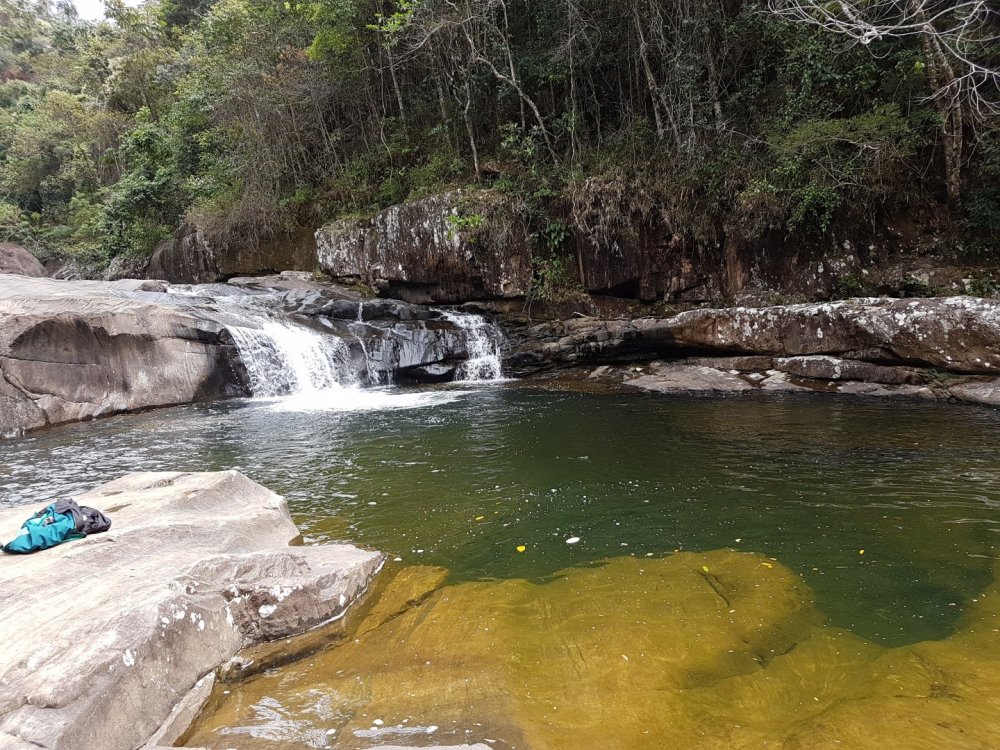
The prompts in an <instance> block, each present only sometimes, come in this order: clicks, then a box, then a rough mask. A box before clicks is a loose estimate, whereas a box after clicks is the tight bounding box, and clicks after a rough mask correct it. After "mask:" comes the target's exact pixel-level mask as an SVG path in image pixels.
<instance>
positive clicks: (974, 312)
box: [508, 297, 1000, 406]
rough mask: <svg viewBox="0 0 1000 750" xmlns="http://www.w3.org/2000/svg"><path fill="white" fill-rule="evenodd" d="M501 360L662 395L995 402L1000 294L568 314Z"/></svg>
mask: <svg viewBox="0 0 1000 750" xmlns="http://www.w3.org/2000/svg"><path fill="white" fill-rule="evenodd" d="M518 336H519V338H518V340H517V341H516V342H515V345H514V347H513V348H512V350H511V352H510V354H509V355H508V365H509V369H510V370H511V371H513V372H514V373H515V374H518V375H531V374H536V373H540V372H545V371H551V370H559V369H562V368H574V369H576V368H580V367H587V366H594V365H598V367H597V368H596V369H595V370H593V371H591V373H590V374H591V376H592V377H593V378H594V379H598V380H600V379H611V380H616V381H620V382H624V383H626V384H627V385H629V386H634V387H637V388H642V389H644V390H647V391H655V392H660V393H701V394H706V395H710V394H727V393H749V392H754V391H768V392H792V391H798V392H824V393H842V394H850V395H859V396H877V397H889V398H917V399H936V400H949V401H964V402H969V403H976V404H985V405H990V406H1000V302H997V301H995V300H986V299H978V298H972V297H946V298H935V299H921V300H899V299H855V300H844V301H842V302H831V303H825V304H814V305H790V306H784V307H769V308H731V309H724V310H712V309H702V310H693V311H690V312H685V313H681V314H679V315H676V316H673V317H671V318H636V319H633V320H629V319H617V320H600V319H597V318H576V319H572V320H566V321H562V322H557V323H546V324H543V325H540V326H535V327H533V328H530V329H527V330H525V331H521V332H520V333H519V334H518Z"/></svg>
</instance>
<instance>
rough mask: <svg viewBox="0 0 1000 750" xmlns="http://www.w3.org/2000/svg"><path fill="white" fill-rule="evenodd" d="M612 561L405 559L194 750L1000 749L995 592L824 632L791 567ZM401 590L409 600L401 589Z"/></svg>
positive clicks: (209, 721) (246, 687) (684, 559)
mask: <svg viewBox="0 0 1000 750" xmlns="http://www.w3.org/2000/svg"><path fill="white" fill-rule="evenodd" d="M765 562H767V560H766V559H765V558H762V557H760V556H759V555H755V554H750V553H739V552H732V551H728V550H720V551H715V552H710V553H704V554H696V553H680V554H675V555H672V556H669V557H666V558H660V559H642V560H638V559H635V558H631V557H625V558H616V559H613V560H609V561H607V562H605V563H603V564H600V565H595V566H592V567H585V568H572V569H568V570H565V571H562V572H561V573H560V574H559V575H558V576H556V577H555V578H554V579H552V580H550V581H548V582H545V583H531V582H527V581H523V580H503V581H488V582H477V583H459V584H456V585H451V586H443V587H440V588H438V586H439V585H440V582H441V572H440V569H422V568H408V569H404V570H403V571H402V572H401V573H400V576H401V579H400V585H397V586H394V585H393V583H392V582H390V584H389V585H388V586H387V587H386V588H385V589H384V590H383V593H382V596H383V599H382V600H380V601H379V602H378V603H377V604H376V605H375V606H373V608H372V609H371V610H370V612H369V614H368V615H367V616H366V617H365V618H364V619H362V620H361V622H360V623H359V624H358V625H357V627H356V629H355V631H354V633H353V635H351V637H349V638H347V639H345V640H344V641H343V642H342V643H341V644H340V645H336V646H334V647H331V648H329V649H327V650H325V651H323V652H321V653H319V654H317V655H315V656H313V657H311V658H308V659H304V660H302V661H300V662H298V663H295V664H292V665H290V666H288V667H284V668H282V669H280V670H275V671H274V672H272V673H265V674H263V675H260V676H257V677H255V678H252V679H249V680H248V681H246V682H245V683H244V684H242V685H239V686H235V687H234V686H227V687H226V689H227V690H230V691H231V694H230V695H228V696H217V697H222V698H224V699H223V700H222V702H221V704H220V705H218V707H217V709H216V710H214V712H212V713H211V714H209V715H207V716H203V717H202V718H201V720H200V721H199V723H198V724H197V725H196V726H195V727H194V729H193V731H192V732H191V733H190V735H189V736H188V737H187V738H186V739H187V742H188V744H189V745H191V746H205V747H218V748H222V747H229V746H232V745H234V744H236V745H238V746H239V747H240V748H246V749H248V750H249V749H257V748H276V749H279V748H280V749H282V750H284V749H285V748H302V747H317V748H322V747H331V748H344V749H345V750H357V749H361V748H371V747H374V746H377V745H379V744H392V745H408V746H426V745H430V744H441V745H449V744H452V745H454V744H461V743H463V742H483V741H485V740H493V742H492V743H491V744H490V746H491V747H494V748H518V749H520V750H530V749H534V750H590V749H593V750H644V749H646V748H648V749H649V750H653V749H659V748H665V747H677V748H692V749H700V748H706V749H707V748H747V749H749V748H783V749H785V750H792V749H793V748H794V749H802V750H805V749H806V748H809V749H814V748H852V749H855V748H873V749H874V748H880V749H881V748H906V749H907V750H910V749H919V748H945V747H947V748H970V749H971V748H977V749H978V748H994V747H1000V718H998V717H1000V632H998V630H997V629H998V628H1000V618H998V614H1000V586H998V585H997V584H996V583H994V584H993V586H991V587H990V589H989V590H987V591H986V592H984V593H983V594H982V595H981V596H980V597H977V601H975V602H972V603H970V606H969V609H968V611H967V615H966V617H965V618H964V620H963V621H962V623H961V625H960V628H959V630H958V631H957V632H956V633H955V634H954V635H953V636H951V637H950V638H947V639H945V640H943V641H938V642H927V643H921V644H917V645H914V646H907V647H903V648H895V649H887V648H883V647H880V646H877V645H874V644H871V643H868V642H866V641H864V640H862V639H860V638H858V637H856V636H854V635H852V634H851V633H850V632H847V631H844V630H841V629H836V628H832V627H828V626H826V625H825V624H824V618H823V615H822V613H820V612H819V611H818V610H817V609H816V607H815V606H814V604H813V597H812V592H811V591H810V590H809V588H808V587H807V586H806V585H805V584H804V583H803V582H802V581H801V579H800V578H798V577H797V576H796V575H795V574H794V573H792V572H791V571H789V570H788V569H787V568H784V567H783V566H781V565H780V564H774V563H771V564H770V565H765V564H764V563H765ZM394 592H395V593H394Z"/></svg>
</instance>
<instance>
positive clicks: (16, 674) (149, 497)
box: [0, 471, 382, 750]
mask: <svg viewBox="0 0 1000 750" xmlns="http://www.w3.org/2000/svg"><path fill="white" fill-rule="evenodd" d="M77 500H78V501H79V502H80V503H81V504H86V505H92V506H95V507H98V508H101V509H102V510H104V511H105V512H106V513H108V515H109V516H110V517H111V519H112V522H113V525H112V528H111V530H110V531H108V532H106V533H104V534H100V535H94V536H91V537H88V538H86V539H84V540H82V541H75V542H67V543H65V544H63V545H60V546H59V547H56V548H53V549H51V550H47V551H45V552H42V553H36V554H34V555H27V556H9V557H5V559H3V565H2V566H0V611H3V612H4V617H3V619H2V621H0V643H2V644H3V647H2V648H0V747H19V746H29V747H45V748H51V749H52V750H132V749H133V748H136V747H139V746H140V745H142V744H143V743H144V742H145V741H146V739H147V738H149V737H150V736H151V735H152V734H153V733H154V732H155V731H156V730H157V728H158V727H159V726H160V725H161V723H163V722H164V720H165V719H167V717H168V716H169V714H170V712H171V710H172V709H173V707H174V705H175V704H176V703H178V701H179V700H180V699H181V698H182V697H183V696H185V695H186V694H187V693H188V691H190V690H192V689H193V688H194V687H195V685H196V683H198V681H199V680H200V679H201V678H202V677H204V676H206V675H207V674H208V673H211V672H212V671H213V670H214V669H215V668H216V667H217V666H219V665H220V664H222V663H223V662H225V661H227V660H229V659H230V658H232V657H233V656H234V655H235V654H236V653H237V652H238V651H239V650H240V649H242V648H244V647H246V646H249V645H252V644H255V643H258V642H261V641H264V640H272V639H277V638H284V637H288V636H291V635H295V634H298V633H301V632H303V631H305V630H308V629H310V628H313V627H315V626H318V625H320V624H323V623H324V622H327V621H329V620H331V619H332V618H336V617H338V616H339V615H341V614H343V612H344V611H345V610H346V609H347V607H349V606H350V604H351V603H352V602H354V601H355V600H356V599H357V598H358V597H359V596H360V595H361V594H362V593H363V592H364V590H365V588H366V587H367V585H368V584H369V582H370V581H371V579H372V577H373V576H374V575H375V573H376V572H377V570H378V569H379V566H380V565H381V563H382V557H381V555H379V554H378V553H376V552H365V551H362V550H359V549H357V548H355V547H351V546H347V545H329V546H319V547H289V546H288V545H289V543H290V542H291V541H293V540H294V539H295V538H296V537H297V536H298V533H299V532H298V529H297V528H296V527H295V524H294V523H293V522H292V520H291V517H290V516H289V514H288V509H287V506H286V504H285V502H284V500H283V499H282V498H281V497H279V496H278V495H275V494H274V493H272V492H270V491H268V490H267V489H265V488H264V487H262V486H260V485H259V484H256V483H254V482H252V481H251V480H249V479H247V478H246V477H245V476H243V475H242V474H239V473H237V472H231V471H230V472H219V473H211V474H182V473H147V474H133V475H130V476H127V477H124V478H122V479H119V480H117V481H114V482H110V483H109V484H106V485H104V486H102V487H100V488H98V489H96V490H93V491H92V492H88V493H86V494H84V495H81V496H79V497H78V498H77ZM26 514H27V509H24V508H20V509H13V510H6V511H2V512H0V533H2V534H3V535H4V536H5V537H10V536H13V535H14V532H15V531H16V529H17V528H18V526H19V525H20V523H21V521H22V520H23V517H24V516H25V515H26Z"/></svg>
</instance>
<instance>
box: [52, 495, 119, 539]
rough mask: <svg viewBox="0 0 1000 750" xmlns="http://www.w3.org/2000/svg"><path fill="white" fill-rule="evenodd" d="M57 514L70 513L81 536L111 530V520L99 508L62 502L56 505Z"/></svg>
mask: <svg viewBox="0 0 1000 750" xmlns="http://www.w3.org/2000/svg"><path fill="white" fill-rule="evenodd" d="M54 510H55V512H56V513H68V514H69V515H71V516H73V522H74V523H75V524H76V531H77V533H79V534H84V535H87V534H98V533H100V532H102V531H107V530H108V529H110V528H111V519H110V518H108V517H107V516H106V515H104V514H103V513H101V511H99V510H98V509H97V508H90V507H88V506H86V505H77V504H76V500H60V501H59V502H57V503H56V504H55V508H54Z"/></svg>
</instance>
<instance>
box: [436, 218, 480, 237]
mask: <svg viewBox="0 0 1000 750" xmlns="http://www.w3.org/2000/svg"><path fill="white" fill-rule="evenodd" d="M485 221H486V219H485V217H484V216H483V215H482V214H465V215H460V214H449V215H448V216H447V217H446V218H445V222H446V223H447V224H448V239H449V240H450V239H454V238H455V237H456V236H457V235H459V234H462V233H468V232H473V233H474V232H475V231H476V230H477V229H481V228H482V227H483V224H484V223H485ZM472 239H473V241H474V237H473V238H472Z"/></svg>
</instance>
